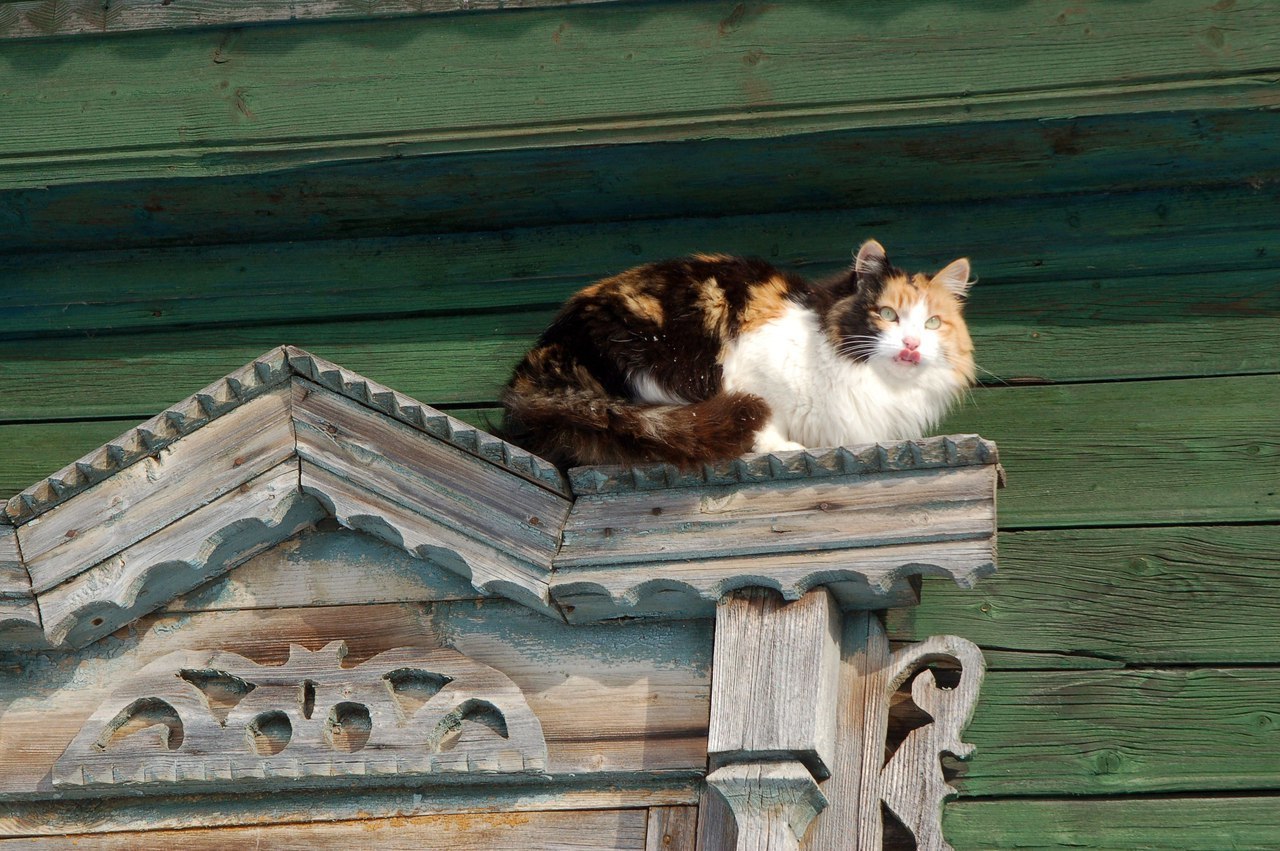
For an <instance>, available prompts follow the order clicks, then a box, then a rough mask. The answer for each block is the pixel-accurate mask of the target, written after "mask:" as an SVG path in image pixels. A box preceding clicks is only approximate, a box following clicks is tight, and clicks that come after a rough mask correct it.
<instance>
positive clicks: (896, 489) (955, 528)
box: [556, 465, 996, 568]
mask: <svg viewBox="0 0 1280 851" xmlns="http://www.w3.org/2000/svg"><path fill="white" fill-rule="evenodd" d="M995 490H996V469H995V467H994V465H992V466H985V467H963V468H959V469H940V470H923V471H916V472H906V473H890V474H885V475H881V476H851V477H847V478H846V477H839V476H837V477H831V478H824V479H819V480H815V481H813V482H807V483H804V484H802V485H801V484H797V483H795V482H767V483H763V484H755V485H740V486H727V487H720V488H714V489H713V488H696V489H695V488H682V489H678V490H660V491H642V492H637V493H630V494H604V495H600V496H579V497H578V499H577V501H576V502H574V505H573V511H572V512H571V513H570V515H569V519H568V522H567V523H566V525H565V526H564V533H563V538H564V543H563V545H562V547H561V549H560V553H559V554H558V555H557V556H556V565H557V567H559V566H561V565H563V566H565V567H567V568H574V567H586V566H597V565H607V564H620V563H628V562H638V561H639V562H651V561H682V560H688V559H696V558H712V559H714V558H728V557H738V556H749V555H766V554H773V553H776V554H780V555H792V554H794V553H797V552H813V551H818V550H836V549H849V548H857V547H877V546H892V545H898V544H918V543H930V542H936V541H958V540H973V539H986V538H989V537H991V535H992V534H994V532H995V528H994V516H995ZM926 504H927V508H926V507H922V506H924V505H926ZM854 558H855V559H856V556H855V557H854Z"/></svg>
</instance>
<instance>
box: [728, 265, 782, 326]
mask: <svg viewBox="0 0 1280 851" xmlns="http://www.w3.org/2000/svg"><path fill="white" fill-rule="evenodd" d="M790 292H791V288H790V287H789V286H787V282H786V280H784V279H783V278H781V277H778V276H776V275H775V276H774V277H772V278H770V279H769V280H767V281H764V282H762V283H759V284H756V285H755V286H753V287H752V288H751V297H750V298H749V299H748V300H747V304H746V307H744V308H743V309H742V313H741V314H740V315H739V316H738V329H739V333H742V332H745V331H750V330H751V329H753V328H758V327H759V326H761V325H763V324H765V323H766V322H769V321H770V320H773V319H777V318H778V317H779V316H781V315H782V314H783V313H784V312H785V311H786V309H787V305H789V304H790V303H791V302H790V300H789V299H788V298H787V296H788V294H789V293H790Z"/></svg>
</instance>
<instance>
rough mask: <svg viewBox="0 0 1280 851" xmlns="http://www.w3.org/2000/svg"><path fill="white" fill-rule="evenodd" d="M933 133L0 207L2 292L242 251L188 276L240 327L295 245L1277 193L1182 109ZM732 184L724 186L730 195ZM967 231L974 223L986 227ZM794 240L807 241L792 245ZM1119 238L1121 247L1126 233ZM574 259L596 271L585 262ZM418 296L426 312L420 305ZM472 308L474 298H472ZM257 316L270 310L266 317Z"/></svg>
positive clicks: (153, 190)
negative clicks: (246, 293)
mask: <svg viewBox="0 0 1280 851" xmlns="http://www.w3.org/2000/svg"><path fill="white" fill-rule="evenodd" d="M170 8H173V7H172V6H171V7H170ZM938 133H939V130H938V128H936V127H927V126H925V127H917V126H910V125H908V126H903V127H889V128H882V129H870V130H868V129H858V130H851V131H837V132H827V133H805V134H799V135H787V136H769V137H765V138H759V139H735V140H717V139H705V138H702V139H697V140H695V141H688V142H663V143H654V144H627V145H600V146H586V147H575V148H573V149H571V150H569V151H565V150H563V149H557V148H536V147H534V148H525V149H521V150H514V151H478V152H470V153H457V154H447V155H441V156H416V157H415V156H403V155H397V156H396V157H395V158H393V159H377V160H372V161H367V160H359V161H355V162H350V163H340V164H332V163H326V164H316V165H299V166H297V167H294V168H289V169H284V170H281V171H273V172H269V173H266V174H230V175H220V176H219V177H218V179H216V180H209V179H202V178H174V177H160V178H151V179H146V178H143V179H137V180H127V181H112V182H110V183H88V184H82V183H76V184H69V185H64V186H50V187H46V188H44V189H42V190H41V191H39V192H23V191H9V192H5V191H0V223H3V224H4V225H5V228H4V230H3V232H0V268H3V269H5V275H6V277H7V278H8V279H9V280H10V281H11V283H10V287H16V286H17V283H18V281H19V280H20V279H19V277H18V274H17V273H16V272H15V271H14V270H15V269H17V270H19V271H23V270H25V269H26V268H27V264H26V263H24V262H23V261H22V260H21V259H20V258H18V257H15V256H13V255H14V254H20V253H21V254H26V253H30V252H38V251H62V250H81V251H83V250H89V251H97V250H100V249H102V248H103V247H107V246H110V247H119V248H128V247H136V248H145V249H148V251H146V252H131V254H132V258H131V259H132V262H131V263H130V268H131V269H133V270H134V271H135V277H132V278H127V279H126V280H125V281H124V284H123V286H124V287H125V290H124V292H131V293H139V294H144V293H146V292H147V290H148V289H149V288H150V286H151V285H150V284H149V282H150V281H151V280H152V275H159V274H162V273H161V270H162V268H163V265H164V264H165V262H166V260H165V255H164V254H163V253H160V254H157V253H156V252H155V249H156V248H157V247H158V246H162V245H175V246H176V245H211V244H217V243H244V242H246V241H250V242H252V243H263V242H266V243H271V242H275V243H276V244H275V245H273V246H271V248H270V253H269V254H268V252H267V251H264V250H263V249H262V248H256V247H255V245H252V244H250V245H242V246H240V247H239V248H238V249H237V252H236V255H235V256H232V255H230V254H229V253H228V254H223V255H219V254H212V255H209V256H208V257H207V260H206V261H205V262H203V263H196V264H189V268H187V269H186V270H184V271H183V272H182V275H181V277H182V280H183V281H184V285H185V286H184V289H187V290H191V289H193V288H194V287H195V286H197V285H199V286H200V288H201V295H200V298H203V299H205V300H217V301H218V302H219V304H220V307H219V312H221V313H227V312H231V313H233V314H234V313H236V312H237V311H243V310H244V304H243V300H242V299H238V298H236V294H235V292H234V290H228V289H227V288H224V287H219V286H218V284H219V283H225V282H226V281H227V279H228V276H234V279H235V280H236V281H238V282H241V283H242V285H243V286H244V287H254V288H257V289H259V290H261V291H262V292H271V293H272V295H273V301H275V300H280V299H283V298H285V297H286V296H288V295H289V293H290V292H291V288H289V287H283V286H274V285H273V282H272V276H271V275H270V274H269V270H270V269H271V264H270V263H269V259H270V256H271V255H275V256H280V257H281V258H282V259H283V258H284V257H286V256H287V257H292V258H294V260H295V262H297V258H302V260H303V261H304V262H305V261H306V258H307V257H309V256H314V255H311V254H309V253H308V251H307V249H306V248H305V247H304V248H302V249H301V250H294V251H289V250H288V246H287V244H281V241H284V240H295V239H301V240H307V241H312V240H318V239H323V240H331V239H337V238H347V237H362V236H363V237H385V236H391V235H395V234H401V235H411V234H421V233H441V234H444V233H449V234H458V233H460V232H464V231H509V230H511V229H513V228H539V229H540V228H543V227H545V226H546V224H547V222H548V220H551V221H554V222H555V223H556V224H558V225H562V224H569V223H579V224H589V223H593V222H606V221H618V220H624V219H630V220H639V219H662V218H686V219H687V218H696V217H704V216H721V215H724V214H725V213H726V212H733V213H734V214H735V215H737V214H739V213H742V212H748V211H749V212H750V213H752V214H755V215H759V214H764V213H778V212H784V211H787V210H797V209H803V210H817V209H826V210H831V211H838V210H841V209H847V208H849V207H850V206H851V199H856V200H853V201H852V204H853V205H854V206H856V208H857V209H859V210H862V211H867V212H872V211H874V217H873V218H869V219H868V220H867V221H874V222H884V224H883V225H878V226H877V227H878V228H879V227H885V228H888V229H890V230H892V231H893V236H894V241H895V242H901V240H902V233H903V232H906V231H909V228H910V224H911V222H912V221H915V222H917V223H919V224H918V227H920V228H921V229H922V230H923V231H924V232H926V233H927V230H925V229H926V228H928V227H931V226H932V227H937V226H944V227H946V226H948V225H949V223H950V220H951V219H952V215H953V214H952V213H948V212H947V209H945V208H944V207H942V206H941V205H946V207H950V208H951V209H952V210H954V209H955V206H954V205H955V204H956V203H957V202H968V201H973V200H986V199H992V200H996V201H1003V200H1007V199H1010V198H1018V197H1027V196H1034V195H1040V194H1056V195H1057V196H1058V199H1059V202H1060V203H1062V204H1064V205H1065V206H1066V207H1068V208H1074V207H1075V204H1074V203H1073V201H1072V200H1071V198H1070V197H1069V196H1068V197H1063V195H1062V194H1061V193H1069V194H1080V193H1089V192H1107V193H1111V197H1110V199H1109V200H1108V202H1107V205H1106V206H1110V205H1111V204H1114V203H1117V200H1118V196H1117V195H1116V193H1123V192H1126V191H1132V190H1135V189H1150V188H1155V187H1172V186H1176V187H1178V188H1179V189H1181V190H1184V191H1185V190H1186V189H1187V188H1188V187H1190V186H1193V185H1199V184H1215V185H1225V184H1235V185H1239V186H1246V185H1249V184H1253V185H1255V186H1262V185H1264V184H1265V183H1267V182H1268V181H1269V180H1273V179H1274V177H1275V175H1276V173H1277V164H1276V163H1277V157H1276V155H1277V139H1280V114H1277V113H1276V112H1274V111H1266V110H1230V109H1194V110H1183V111H1179V112H1173V113H1140V114H1116V115H1107V116H1071V117H1064V118H1058V119H1051V120H1046V119H1038V120H1024V121H1002V122H995V123H992V122H986V121H982V120H972V121H965V122H963V123H959V124H955V125H951V126H948V127H947V128H946V129H945V130H943V131H942V134H943V138H944V140H945V144H940V143H939V137H938ZM725 174H732V175H733V176H734V179H733V180H732V181H725V180H724V175H725ZM464 176H465V179H463V177H464ZM921 186H927V187H928V201H929V203H930V204H932V205H934V206H936V207H938V209H936V211H935V212H933V213H924V214H920V215H915V216H910V215H905V216H904V215H903V213H902V211H901V210H897V209H895V208H894V207H893V206H888V205H892V204H895V203H903V204H909V205H912V206H916V205H918V204H919V202H920V201H921V199H920V197H919V196H920V187H921ZM602 188H603V189H602ZM1173 198H1174V200H1175V203H1173V204H1168V205H1166V211H1167V212H1171V213H1172V214H1173V215H1176V209H1177V207H1178V206H1180V205H1179V204H1178V203H1176V201H1177V198H1178V196H1173ZM834 215H836V216H837V217H839V215H840V214H839V213H834ZM965 215H966V216H968V215H977V216H979V217H983V210H982V209H981V208H977V209H974V210H972V211H971V212H969V213H966V214H965ZM1048 215H1049V214H1048V213H1045V214H1043V215H1042V218H1043V217H1047V216H1048ZM1093 215H1102V216H1104V217H1105V216H1106V215H1107V210H1106V208H1105V207H1104V208H1103V209H1099V210H1097V211H1095V213H1094V214H1093ZM1093 215H1091V216H1089V217H1084V218H1081V219H1080V229H1081V230H1088V229H1089V228H1090V219H1092V218H1093ZM900 220H901V223H899V221H900ZM124 221H127V222H131V223H132V226H131V228H130V229H128V230H124V229H122V228H120V226H119V222H124ZM1233 222H1235V223H1236V227H1237V228H1238V227H1240V218H1239V217H1238V216H1233ZM1030 223H1031V222H1028V223H1027V224H1030ZM1016 225H1017V221H1016V220H1014V221H1011V222H1010V223H1009V225H1008V226H1007V227H1006V230H1009V229H1012V228H1014V227H1016ZM1024 226H1025V225H1024ZM982 229H983V226H979V227H976V228H974V230H979V231H980V230H982ZM548 232H549V233H554V229H551V228H548ZM819 232H820V233H822V232H823V231H819ZM888 232H889V230H886V233H888ZM795 237H796V238H798V239H803V234H801V233H797V234H796V235H795ZM1125 238H1126V239H1128V238H1132V234H1131V233H1128V232H1126V233H1125ZM719 239H721V240H722V241H723V243H724V247H725V248H729V247H732V248H733V250H736V251H752V252H755V253H760V252H763V251H764V250H765V249H766V248H767V247H768V245H767V244H763V245H753V244H751V241H752V240H753V239H754V232H753V231H751V230H747V231H744V232H743V233H742V234H741V236H737V235H735V234H733V233H731V232H730V233H726V234H724V235H723V236H721V237H719ZM580 241H581V240H580ZM434 243H435V245H436V246H437V247H438V249H439V250H440V252H441V253H442V254H450V255H455V254H456V255H457V256H450V257H449V258H448V260H447V261H445V259H444V258H441V262H439V263H436V262H433V258H432V255H430V254H429V253H426V252H424V253H423V255H422V256H420V257H416V258H415V259H414V262H412V263H409V264H397V263H394V262H383V261H381V258H380V257H379V256H378V255H376V254H373V253H372V252H370V253H365V254H360V255H359V256H357V253H356V252H355V251H354V250H352V249H351V248H347V249H346V250H344V251H340V252H334V253H333V256H332V257H331V262H332V263H333V264H336V265H330V266H326V265H325V264H324V263H319V262H316V263H313V264H308V267H307V269H306V280H308V281H310V282H311V283H312V287H311V289H314V288H317V287H321V286H323V288H324V289H325V290H326V291H328V292H335V291H339V290H341V291H342V292H343V293H344V299H345V301H344V303H343V304H344V305H345V306H346V307H347V308H348V309H350V307H351V306H353V305H359V304H363V303H367V302H368V301H370V297H369V296H368V295H367V293H368V292H370V291H372V293H374V294H375V297H376V294H381V293H385V292H387V291H388V289H389V288H390V287H391V286H393V285H394V284H395V283H396V282H398V281H400V280H402V279H405V278H407V277H408V276H411V275H413V274H414V273H415V272H419V271H420V272H421V275H420V278H419V279H420V280H427V279H429V278H430V279H435V280H442V279H447V278H448V277H454V278H459V279H462V278H466V277H467V274H466V272H465V270H466V269H468V268H470V265H471V264H470V263H469V259H470V258H469V256H468V255H467V254H465V253H461V254H458V253H457V252H452V251H450V250H449V246H450V245H452V244H453V239H452V238H445V237H444V236H440V237H436V238H435V240H434ZM1057 245H1058V243H1057V241H1056V240H1055V242H1054V244H1045V245H1043V246H1042V247H1041V249H1040V250H1049V251H1053V250H1056V249H1057ZM584 247H585V248H588V254H587V255H586V257H590V253H589V247H588V246H585V245H584ZM694 247H695V248H704V247H705V246H694ZM946 247H950V246H948V245H946V244H945V241H939V242H938V243H937V244H936V245H935V244H931V243H930V242H929V241H928V240H927V239H922V240H921V248H922V250H925V251H932V250H940V249H943V248H946ZM680 250H690V249H687V248H686V249H680ZM782 250H783V254H782V255H781V256H782V257H790V256H791V255H792V253H793V249H792V248H790V247H789V246H783V249H782ZM264 255H267V256H266V257H264ZM237 256H238V257H239V258H243V261H244V262H243V264H242V265H243V271H241V266H237V265H235V260H236V259H237ZM586 257H584V258H583V259H586ZM936 259H937V260H938V261H939V262H945V261H946V260H950V259H951V258H936ZM31 262H32V263H35V262H36V261H34V260H33V261H31ZM531 262H532V261H531V260H530V259H525V260H521V261H519V262H512V264H511V266H512V269H513V270H519V271H521V272H526V273H527V272H530V271H532V267H531V266H530V263H531ZM110 268H111V267H110V263H109V262H107V261H105V260H104V259H102V258H97V259H92V258H86V257H77V256H75V255H70V256H67V255H64V256H62V257H61V258H59V260H58V262H57V263H53V262H44V263H41V264H39V270H40V273H42V274H44V275H46V276H50V277H53V276H56V277H57V279H58V280H59V283H60V289H63V290H64V291H67V292H70V291H71V289H72V288H76V289H83V290H85V291H86V292H94V293H97V294H98V295H97V296H96V300H95V297H90V296H86V299H87V303H84V304H81V303H80V302H79V298H78V297H75V296H73V297H69V298H68V299H67V302H68V304H67V305H65V307H66V312H67V314H69V315H67V316H62V317H59V316H58V315H57V314H56V313H53V312H50V313H49V314H48V315H47V316H44V315H41V316H39V317H38V318H39V319H41V320H47V321H48V322H49V323H50V324H51V325H57V324H58V323H59V322H62V323H66V324H68V325H72V324H74V323H76V322H78V321H81V320H82V319H83V316H84V314H85V313H87V312H92V311H88V310H86V308H91V307H94V308H96V309H97V310H100V311H104V312H105V311H111V308H112V300H113V296H114V295H116V293H113V292H112V291H111V290H110V289H106V288H103V287H102V286H101V284H100V283H99V279H100V278H101V276H102V275H104V274H107V273H109V272H110ZM282 268H283V267H282ZM353 268H354V269H359V270H360V271H362V272H366V271H369V270H371V269H373V268H376V269H377V270H378V271H377V274H376V275H373V274H366V275H361V276H359V277H360V278H362V283H364V285H365V286H364V287H355V286H352V281H353V279H352V277H351V275H349V274H344V271H345V270H349V269H353ZM990 271H991V272H999V271H1000V270H997V269H992V270H990ZM264 273H265V274H264ZM31 274H36V272H31V271H27V272H25V274H24V276H25V275H31ZM279 274H282V273H279V272H278V273H277V276H278V275H279ZM996 279H997V275H996V274H988V273H984V280H990V281H994V280H996ZM209 281H211V282H212V283H207V282H209ZM510 283H516V281H514V280H513V281H511V282H510ZM536 283H537V282H536V280H529V281H526V284H527V285H528V287H527V288H528V289H529V290H536ZM551 283H554V282H548V284H547V285H544V286H549V285H550V284H551ZM6 289H9V288H6ZM37 292H38V290H37ZM292 292H293V294H294V298H292V299H291V300H290V301H291V310H292V311H293V312H294V313H295V314H297V315H302V314H304V313H311V314H314V313H315V312H317V311H323V310H326V309H327V310H329V311H332V310H333V309H334V304H333V303H332V302H327V301H324V300H316V299H309V298H307V297H306V296H307V292H308V288H297V287H295V288H292ZM421 295H422V296H423V297H424V298H425V297H426V296H428V295H429V293H426V292H424V293H422V294H421ZM478 295H479V293H474V292H473V293H472V297H473V298H474V297H477V296H478ZM254 301H255V302H257V303H258V306H259V307H261V306H262V305H261V304H260V302H261V299H254ZM0 303H2V302H0ZM188 307H189V305H185V304H183V299H182V296H180V295H178V294H174V293H172V292H168V291H165V290H161V289H157V290H155V291H154V294H153V295H151V296H149V297H145V303H132V302H131V301H130V300H129V299H128V298H125V299H123V300H122V301H121V303H120V304H119V306H118V307H117V308H116V309H115V310H114V311H111V313H112V318H113V320H114V321H112V322H111V323H110V324H112V325H113V326H117V327H118V325H119V324H123V323H125V322H126V321H132V322H134V323H136V324H139V325H148V326H158V325H161V324H166V323H169V324H172V323H176V322H181V321H184V319H183V316H184V314H185V312H186V309H187V308H188ZM196 307H198V305H196ZM424 309H425V308H424ZM156 314H159V315H156ZM330 315H332V314H330ZM24 318H26V319H27V321H28V322H29V323H30V324H29V327H30V328H31V329H33V330H34V329H36V328H42V327H44V324H43V322H40V323H37V322H35V321H34V319H35V318H36V317H31V316H27V317H24Z"/></svg>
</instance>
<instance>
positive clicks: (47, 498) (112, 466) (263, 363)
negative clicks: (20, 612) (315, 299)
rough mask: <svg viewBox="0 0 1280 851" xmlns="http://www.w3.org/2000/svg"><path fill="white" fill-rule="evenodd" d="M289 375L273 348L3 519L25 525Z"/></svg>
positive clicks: (14, 503) (33, 492)
mask: <svg viewBox="0 0 1280 851" xmlns="http://www.w3.org/2000/svg"><path fill="white" fill-rule="evenodd" d="M290 375H291V368H290V366H289V364H288V362H287V360H286V352H285V349H284V348H280V347H277V348H274V349H272V350H271V351H269V352H266V353H265V354H263V355H260V356H259V357H256V358H254V359H253V360H252V361H250V362H249V363H247V364H245V365H244V366H242V367H240V368H239V369H237V370H235V371H234V372H232V373H231V374H230V375H226V376H224V377H222V378H219V379H217V380H216V381H214V382H213V383H212V384H210V385H209V386H207V387H205V388H204V389H202V390H200V391H198V392H196V393H194V394H192V395H191V396H188V397H187V398H186V399H183V400H182V401H180V402H178V403H177V404H174V405H170V406H169V407H168V408H167V409H165V410H164V411H162V412H161V413H159V414H157V415H156V416H154V417H152V418H151V419H149V420H147V421H146V422H144V423H142V424H141V425H138V426H136V427H134V428H131V429H129V430H128V431H126V432H125V433H124V434H122V435H120V436H119V437H118V438H116V439H115V440H112V441H109V442H108V443H106V444H105V445H104V446H101V447H99V448H98V449H95V450H94V451H92V452H90V453H88V454H87V455H85V456H84V457H82V458H81V459H80V460H78V461H76V462H74V463H72V464H69V465H67V466H66V467H64V468H62V469H61V470H59V471H58V472H56V473H54V474H53V475H52V476H49V477H48V478H47V479H45V480H43V481H40V482H36V483H35V484H34V485H32V486H31V487H29V488H26V489H25V490H23V491H22V492H21V493H19V494H17V495H16V496H13V497H11V498H10V499H9V500H8V502H7V503H6V504H5V507H4V514H5V517H6V518H7V519H9V520H10V521H12V522H15V523H25V522H27V521H28V520H30V519H31V518H32V517H35V516H36V515H38V514H42V513H44V512H46V511H48V510H49V509H50V508H52V507H53V506H55V505H58V504H59V503H62V502H65V501H67V500H69V499H71V498H72V497H74V496H75V495H76V494H78V493H80V492H82V491H84V490H85V489H87V488H89V487H92V486H93V485H95V484H97V483H98V482H100V481H102V480H103V479H105V478H107V477H109V476H114V475H115V474H116V473H118V472H119V471H121V470H123V469H125V468H126V467H128V466H130V465H132V464H136V463H137V462H139V461H141V460H143V459H145V458H154V456H156V455H157V453H159V452H160V451H161V450H162V449H164V448H165V447H167V446H168V445H169V444H171V443H173V442H174V441H176V440H178V439H180V438H182V437H184V436H186V435H187V434H189V433H191V432H193V431H195V430H197V429H199V428H201V427H202V426H204V425H206V424H208V423H209V422H210V421H212V420H214V419H216V418H218V417H220V416H222V415H223V414H226V413H228V412H229V411H232V410H235V409H236V408H237V407H239V406H240V405H242V404H244V403H245V402H247V401H249V400H251V399H255V398H257V397H258V396H261V395H263V394H266V393H268V392H270V391H271V389H272V388H274V387H276V386H278V385H280V384H281V383H283V382H285V381H286V380H288V378H289V376H290ZM113 392H115V391H113ZM64 531H65V530H64ZM29 555H30V554H29Z"/></svg>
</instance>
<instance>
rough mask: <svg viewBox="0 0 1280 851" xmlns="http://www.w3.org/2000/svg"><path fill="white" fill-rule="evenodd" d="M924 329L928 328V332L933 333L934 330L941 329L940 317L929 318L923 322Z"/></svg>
mask: <svg viewBox="0 0 1280 851" xmlns="http://www.w3.org/2000/svg"><path fill="white" fill-rule="evenodd" d="M924 327H926V328H928V329H929V330H930V331H934V330H936V329H938V328H941V327H942V317H941V316H930V317H929V318H928V319H927V320H925V323H924Z"/></svg>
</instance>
